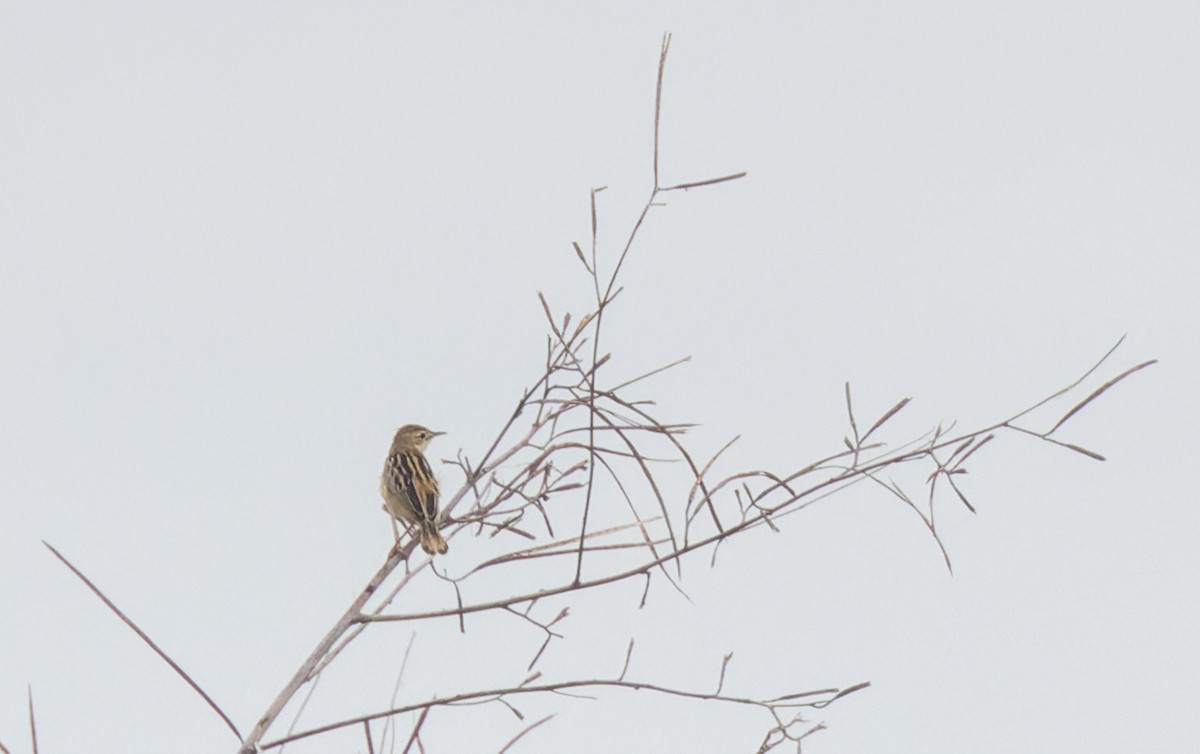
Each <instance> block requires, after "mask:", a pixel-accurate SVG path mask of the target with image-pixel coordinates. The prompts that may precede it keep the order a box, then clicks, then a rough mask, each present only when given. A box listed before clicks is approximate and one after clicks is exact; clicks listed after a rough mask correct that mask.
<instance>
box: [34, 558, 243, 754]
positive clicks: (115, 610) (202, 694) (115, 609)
mask: <svg viewBox="0 0 1200 754" xmlns="http://www.w3.org/2000/svg"><path fill="white" fill-rule="evenodd" d="M42 544H44V545H45V546H46V549H48V550H50V552H52V553H54V557H56V558H58V559H59V560H60V561H62V564H63V565H65V566H66V567H67V568H69V569H70V570H71V573H73V574H75V575H76V576H78V577H79V580H80V581H82V582H83V583H84V584H86V585H87V588H88V589H90V590H91V591H92V594H94V595H96V596H97V597H99V598H100V601H101V602H103V603H104V605H105V606H106V607H107V608H108V609H109V610H111V611H112V612H113V614H114V615H116V616H117V617H118V618H120V619H121V622H122V623H124V624H125V625H126V626H128V627H129V628H130V629H131V630H132V631H133V632H134V633H135V634H137V635H138V638H139V639H141V640H142V641H143V642H144V643H145V644H146V646H148V647H150V648H151V649H153V650H154V653H155V654H157V655H158V656H159V657H161V658H162V660H163V662H165V663H167V664H168V665H170V666H171V669H172V670H174V671H175V673H176V674H177V675H178V676H179V677H180V678H182V679H183V680H184V681H186V682H187V685H188V686H191V687H192V690H193V691H195V692H196V693H197V694H199V695H200V698H201V699H203V700H204V703H205V704H207V705H208V706H209V708H210V709H212V711H213V712H216V713H217V715H218V716H219V717H220V718H221V720H222V721H223V722H224V723H225V725H226V726H227V727H228V728H229V730H231V731H233V735H235V736H237V739H238V741H239V742H240V741H241V740H242V734H241V733H239V732H238V729H237V726H236V725H234V724H233V721H232V720H230V719H229V716H228V715H226V714H225V711H224V710H222V709H221V708H220V706H218V705H217V703H216V702H214V701H213V699H212V697H210V696H209V695H208V694H207V693H205V691H204V689H202V688H200V684H198V683H196V682H195V681H194V680H192V677H191V676H190V675H188V674H187V672H186V671H185V670H184V669H183V668H181V667H179V663H177V662H175V661H174V660H172V659H171V658H170V656H168V655H167V653H166V652H164V651H163V650H162V648H161V647H159V646H158V644H156V643H155V642H154V640H153V639H151V638H150V637H149V636H148V635H147V634H146V632H145V631H143V630H142V629H140V628H138V626H137V624H136V623H134V622H133V620H132V619H131V618H130V617H129V616H127V615H125V613H123V612H121V609H120V608H119V607H117V606H116V605H115V604H113V601H112V600H110V599H109V598H108V597H107V596H106V595H105V594H104V592H102V591H100V588H99V587H98V586H96V585H95V584H93V583H92V581H91V579H89V578H88V577H87V576H84V575H83V572H82V571H80V570H79V569H78V568H76V567H75V566H74V565H72V564H71V561H69V560H67V559H66V558H65V557H64V556H63V554H62V553H60V552H59V551H58V550H56V549H54V546H53V545H51V544H50V543H49V542H47V541H46V540H44V539H43V540H42ZM31 709H32V707H31ZM31 714H32V713H31ZM35 748H36V747H35Z"/></svg>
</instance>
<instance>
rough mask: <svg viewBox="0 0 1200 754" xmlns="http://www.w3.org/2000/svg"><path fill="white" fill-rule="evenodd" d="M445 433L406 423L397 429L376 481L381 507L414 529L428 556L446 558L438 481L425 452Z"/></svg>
mask: <svg viewBox="0 0 1200 754" xmlns="http://www.w3.org/2000/svg"><path fill="white" fill-rule="evenodd" d="M444 434H446V433H445V432H434V431H432V430H429V429H426V428H425V427H422V426H421V425H420V424H405V425H404V426H403V427H401V428H400V429H398V430H396V437H395V439H393V440H392V449H391V450H390V451H388V457H387V461H386V462H384V464H383V476H382V478H381V479H380V480H379V492H380V494H382V495H383V503H384V508H385V509H387V511H388V513H391V514H392V515H393V516H394V517H396V518H398V519H400V520H401V521H403V522H404V523H405V524H407V525H409V526H415V527H417V536H418V538H419V539H420V542H421V549H423V550H424V551H425V552H427V553H429V554H430V555H445V554H446V551H447V550H448V549H449V546H448V545H447V544H446V540H445V539H443V538H442V534H441V532H439V531H438V520H439V514H438V485H437V478H436V477H434V475H433V469H431V468H429V462H428V461H426V460H425V453H424V451H425V448H426V447H428V446H429V441H430V440H432V439H433V438H435V437H437V436H438V435H444Z"/></svg>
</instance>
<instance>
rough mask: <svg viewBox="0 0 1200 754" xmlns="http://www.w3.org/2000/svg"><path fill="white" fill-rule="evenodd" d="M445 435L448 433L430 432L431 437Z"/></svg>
mask: <svg viewBox="0 0 1200 754" xmlns="http://www.w3.org/2000/svg"><path fill="white" fill-rule="evenodd" d="M444 434H446V433H445V432H430V433H429V436H430V437H440V436H441V435H444Z"/></svg>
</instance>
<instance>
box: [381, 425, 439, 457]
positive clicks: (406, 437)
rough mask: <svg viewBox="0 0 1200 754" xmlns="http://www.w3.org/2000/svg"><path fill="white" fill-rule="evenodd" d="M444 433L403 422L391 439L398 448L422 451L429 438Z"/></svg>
mask: <svg viewBox="0 0 1200 754" xmlns="http://www.w3.org/2000/svg"><path fill="white" fill-rule="evenodd" d="M444 434H446V433H445V432H434V431H433V430H431V429H427V428H425V427H422V426H421V425H420V424H405V425H404V426H403V427H401V428H400V429H398V430H396V439H394V440H392V445H393V446H394V447H396V448H398V449H402V450H419V451H421V452H422V453H424V452H425V448H426V447H428V445H429V441H430V440H432V439H433V438H435V437H437V436H438V435H444Z"/></svg>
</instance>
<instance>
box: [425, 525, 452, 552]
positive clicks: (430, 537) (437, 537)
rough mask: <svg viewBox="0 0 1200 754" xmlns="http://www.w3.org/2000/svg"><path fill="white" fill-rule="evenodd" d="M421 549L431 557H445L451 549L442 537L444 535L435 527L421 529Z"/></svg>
mask: <svg viewBox="0 0 1200 754" xmlns="http://www.w3.org/2000/svg"><path fill="white" fill-rule="evenodd" d="M421 549H422V550H424V551H425V552H427V553H429V554H430V555H445V554H446V552H447V551H448V550H449V549H450V545H448V544H446V540H445V539H444V538H443V537H442V533H441V532H440V531H438V530H437V529H436V528H435V527H433V526H432V525H431V526H422V527H421Z"/></svg>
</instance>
